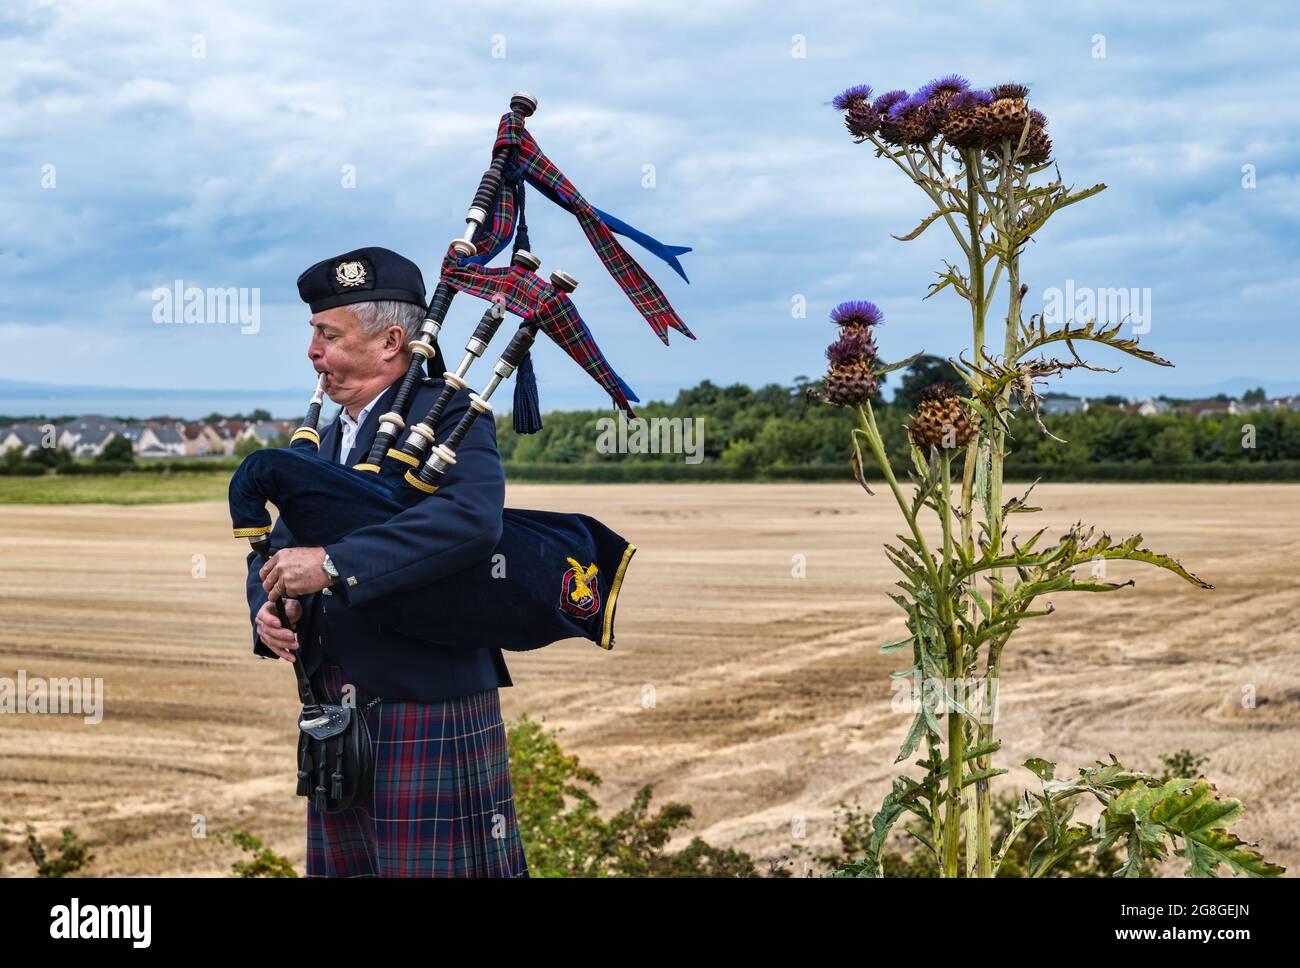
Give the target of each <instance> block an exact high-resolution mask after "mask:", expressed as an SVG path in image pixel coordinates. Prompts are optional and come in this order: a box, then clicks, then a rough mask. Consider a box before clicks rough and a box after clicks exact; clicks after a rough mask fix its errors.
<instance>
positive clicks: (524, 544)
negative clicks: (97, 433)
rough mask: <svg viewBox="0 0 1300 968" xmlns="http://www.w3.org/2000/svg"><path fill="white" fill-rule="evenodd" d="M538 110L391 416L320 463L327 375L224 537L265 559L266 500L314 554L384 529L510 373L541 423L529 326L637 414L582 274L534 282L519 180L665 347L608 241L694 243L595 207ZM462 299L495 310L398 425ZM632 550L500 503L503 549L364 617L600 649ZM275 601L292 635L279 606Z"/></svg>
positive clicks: (604, 534)
mask: <svg viewBox="0 0 1300 968" xmlns="http://www.w3.org/2000/svg"><path fill="white" fill-rule="evenodd" d="M536 107H537V102H536V100H535V99H534V98H533V97H531V96H530V95H528V94H525V93H522V92H521V93H518V94H515V95H514V96H513V97H512V98H511V101H510V110H509V111H508V112H507V113H506V114H505V115H503V116H502V118H501V121H500V124H499V126H498V130H497V137H496V140H495V142H494V144H493V151H492V160H491V164H490V165H489V167H488V169H487V171H485V172H484V174H483V177H482V179H481V180H480V183H479V186H478V190H477V191H476V192H475V195H474V200H473V202H472V203H471V205H470V208H469V211H468V214H467V215H466V217H465V222H466V226H465V230H464V232H463V233H462V234H461V235H460V236H459V237H458V238H456V239H454V240H453V241H452V242H451V243H450V245H449V246H448V249H447V252H446V254H445V256H444V258H443V262H442V267H441V272H440V277H439V280H438V284H437V287H436V288H435V290H434V293H433V295H432V297H431V298H430V300H429V305H428V309H427V311H426V314H425V318H424V320H423V321H422V322H421V324H420V327H419V331H418V334H417V336H416V337H415V338H414V339H413V340H411V342H410V343H409V347H410V350H411V360H410V364H409V367H408V369H407V371H406V373H405V375H404V376H403V378H402V380H401V382H400V384H399V385H398V388H397V392H396V395H395V396H394V398H393V401H392V407H391V409H390V410H389V411H388V412H386V413H384V414H383V415H382V416H381V417H380V418H379V427H378V430H377V431H376V434H375V437H374V441H373V444H372V446H371V448H370V450H369V452H368V454H367V455H366V456H365V458H364V459H363V460H362V461H361V462H360V463H358V464H356V465H355V466H353V467H345V466H343V465H340V464H337V463H335V462H333V461H331V460H329V459H328V458H323V457H322V456H321V455H320V453H319V449H320V433H319V428H318V423H319V419H320V411H321V405H322V402H323V397H324V389H323V387H324V379H323V377H322V379H321V381H320V382H318V384H317V387H316V391H315V393H314V394H313V396H312V399H311V402H310V404H309V405H308V409H307V415H306V417H305V418H304V420H303V424H302V426H301V427H299V428H298V429H297V431H296V432H295V433H294V434H293V436H292V439H291V441H290V443H289V446H288V447H287V448H268V449H265V450H260V451H256V452H254V453H252V454H250V455H249V456H247V457H246V458H245V459H244V461H243V462H242V463H241V464H240V466H239V468H238V470H236V472H235V474H234V476H233V477H232V479H231V481H230V493H229V501H230V515H231V520H232V523H233V525H234V533H235V536H236V537H241V538H247V539H248V540H249V541H250V542H251V544H252V548H253V551H254V552H256V553H257V554H259V555H260V556H262V557H263V558H266V557H268V556H269V553H270V531H271V518H270V514H269V513H268V511H267V508H266V505H267V504H268V503H270V504H273V505H275V507H276V508H277V510H278V511H279V514H280V517H281V519H282V520H283V521H284V522H285V525H286V526H287V527H288V529H289V531H290V532H291V533H292V535H293V539H294V541H295V543H297V544H298V545H300V546H309V547H310V546H322V545H327V544H330V543H332V542H336V541H338V540H340V539H341V538H342V537H344V536H345V535H347V534H350V533H351V532H352V531H354V530H356V529H358V528H362V527H366V526H370V525H374V524H382V523H385V522H388V521H391V520H392V519H393V518H394V517H395V516H396V515H398V514H400V513H401V512H402V511H403V510H405V509H407V508H409V507H411V506H413V505H414V504H415V503H417V502H419V501H423V500H429V499H431V497H432V496H433V495H435V494H436V493H437V491H438V489H439V487H440V485H441V481H442V478H443V476H444V474H445V472H446V471H447V469H448V467H449V466H451V465H452V464H454V463H455V461H456V448H457V447H458V446H459V445H460V443H461V441H462V440H463V439H464V437H465V435H466V433H467V432H468V430H469V428H470V427H471V426H472V425H473V423H474V421H475V420H477V419H479V418H480V417H481V416H487V417H488V418H489V419H492V417H491V414H492V412H493V411H492V405H491V403H490V402H489V400H490V398H491V397H492V395H493V394H494V393H495V392H496V390H497V389H498V388H499V387H500V385H501V384H502V383H503V382H504V381H506V380H507V379H509V378H510V377H511V376H512V375H517V379H516V382H515V393H514V410H513V414H514V427H515V430H516V432H517V433H522V434H528V433H535V432H537V431H538V430H540V429H541V418H540V408H539V406H538V402H537V389H536V380H535V376H534V374H533V369H532V363H531V357H530V350H531V348H532V346H533V342H534V340H535V339H536V337H537V334H538V333H539V332H541V333H545V334H546V335H547V336H549V337H550V338H551V340H552V341H554V342H555V343H556V344H557V345H558V346H560V347H561V349H563V350H564V352H565V353H566V354H567V355H569V356H570V357H571V358H572V359H573V360H574V361H575V362H577V363H578V364H579V365H580V366H582V367H583V369H584V370H586V371H587V373H588V374H589V375H590V376H591V377H592V378H593V379H594V380H595V381H596V382H597V383H598V384H599V385H600V386H601V387H602V388H604V389H605V390H606V392H608V393H609V395H610V397H611V400H612V401H613V403H614V404H615V405H616V406H617V407H618V408H619V409H621V410H623V411H625V412H626V413H627V414H628V415H629V416H634V414H633V413H632V407H631V402H633V401H636V400H637V397H636V395H635V394H634V393H633V391H632V389H631V388H630V387H629V386H628V385H627V384H626V383H625V382H624V381H623V380H622V379H621V378H620V377H619V376H618V374H617V373H615V372H614V370H613V368H612V367H611V366H610V365H609V362H608V361H607V360H606V358H605V356H604V354H603V353H602V352H601V350H600V348H599V347H598V346H597V344H596V341H595V339H594V337H593V336H592V334H591V331H590V330H589V329H588V328H587V326H586V324H585V323H584V322H583V320H582V318H581V316H580V315H579V314H578V311H577V309H576V307H575V306H574V304H573V301H572V300H571V299H570V294H571V293H572V292H573V291H574V289H575V288H576V287H577V285H578V283H577V280H575V279H574V278H573V277H572V276H570V275H568V274H567V273H564V272H561V271H555V272H552V273H551V274H550V278H549V281H548V280H543V279H542V278H541V277H540V276H539V275H538V274H537V270H538V269H539V268H540V265H541V263H540V261H539V260H538V259H537V258H536V257H535V256H534V255H533V254H532V253H531V252H530V251H529V250H528V230H527V223H526V220H525V211H524V188H525V184H529V185H532V186H533V187H534V188H535V189H537V190H538V191H540V192H541V193H542V194H543V195H544V196H545V197H547V198H549V199H550V200H551V201H553V202H555V203H556V204H558V205H560V206H561V207H562V208H565V209H566V210H568V211H570V212H571V213H572V214H573V215H574V216H575V217H576V218H577V219H578V221H579V223H580V225H581V226H582V229H583V231H584V233H585V234H586V235H587V237H588V239H589V240H590V242H591V244H592V246H593V248H594V249H595V251H596V254H597V256H598V257H599V258H600V260H601V262H602V263H603V264H604V265H605V266H606V268H607V269H608V270H609V272H610V274H611V275H612V276H613V277H614V279H615V281H616V282H617V283H618V284H619V286H620V287H621V288H622V289H623V290H624V292H625V293H626V294H627V295H628V298H629V299H630V300H631V301H632V303H633V305H634V306H635V307H636V309H637V310H638V311H639V312H640V313H641V314H642V316H643V317H644V318H645V319H646V320H647V322H648V323H649V324H650V326H651V328H652V329H653V330H654V332H655V333H656V335H658V336H659V338H660V339H661V340H662V341H663V342H664V344H665V345H667V343H668V336H667V330H668V329H669V328H672V329H676V330H677V331H679V332H681V333H683V334H685V335H686V336H688V337H689V338H691V339H694V338H695V337H694V334H692V333H691V332H690V330H689V329H688V328H687V327H686V324H685V323H684V322H683V321H682V320H681V319H680V318H679V317H678V315H677V313H676V312H675V311H674V310H673V308H672V306H671V305H669V303H668V300H667V298H666V297H665V296H664V294H663V292H662V291H661V290H660V289H659V287H658V285H656V284H655V282H654V280H652V279H651V278H650V277H649V276H648V275H647V274H646V273H645V271H644V270H643V269H642V268H641V267H640V266H639V265H638V264H637V263H636V261H635V260H634V259H633V258H632V257H631V256H630V255H629V254H628V253H627V252H626V250H624V249H623V247H622V245H621V244H620V243H619V242H618V240H617V239H616V238H615V237H614V234H615V233H618V234H620V235H624V236H627V237H629V238H632V239H633V240H635V241H637V242H638V243H639V244H641V245H642V246H643V247H645V248H646V249H647V250H648V251H650V252H651V253H652V254H655V255H657V256H659V257H660V258H662V259H664V261H665V262H667V263H668V264H669V265H670V266H672V267H673V269H674V270H675V271H676V272H677V273H678V274H679V275H681V276H682V278H683V279H685V278H686V275H685V273H684V272H683V271H682V268H681V265H680V263H678V261H677V256H678V255H681V254H682V253H685V252H688V251H690V249H689V248H687V247H684V246H666V245H663V244H661V243H659V242H658V241H657V240H655V239H653V238H652V237H650V236H648V235H646V234H644V233H642V232H639V231H637V230H636V229H634V228H632V227H631V226H629V225H627V224H626V223H624V222H622V221H621V220H619V219H617V218H615V217H614V216H612V215H609V214H608V213H605V212H602V211H600V210H599V209H596V208H594V207H593V206H591V205H590V203H588V202H587V201H586V200H585V199H584V198H583V197H582V195H581V194H580V193H579V192H578V190H577V189H576V188H575V187H574V186H573V184H572V183H571V182H569V180H568V179H567V178H565V176H564V175H563V174H562V173H561V172H560V170H559V169H558V168H556V167H555V165H554V164H552V163H551V161H550V160H549V159H548V158H547V157H546V156H545V155H544V154H543V153H542V151H541V150H540V148H539V147H538V146H537V143H536V141H535V140H534V139H533V137H532V135H531V134H530V133H529V132H528V131H526V130H525V128H524V121H525V119H526V118H528V117H530V116H531V115H532V114H533V112H534V111H535V110H536ZM512 240H513V242H514V246H513V250H512V257H511V259H510V263H509V264H508V265H506V266H501V267H495V268H489V267H488V266H487V263H488V262H489V261H491V260H492V259H493V258H494V257H495V256H496V255H497V254H499V253H500V252H501V251H503V250H504V249H505V248H506V246H507V245H509V244H510V243H511V241H512ZM687 281H689V280H687ZM458 292H464V293H468V294H470V295H474V296H477V297H479V298H481V299H485V300H488V301H489V302H490V303H491V305H490V306H489V308H488V309H487V311H486V312H485V313H484V314H483V316H482V318H481V319H480V321H479V323H478V325H477V327H476V328H475V329H474V331H473V333H472V334H471V336H470V338H469V340H468V341H467V343H466V346H465V355H464V358H463V359H462V361H461V363H460V365H459V366H458V367H457V369H456V370H455V371H450V370H448V371H444V372H443V373H442V374H441V376H442V380H443V386H442V389H441V391H440V392H439V394H438V396H437V398H436V400H435V402H434V403H433V405H432V407H431V408H430V410H429V411H428V413H426V414H425V415H424V416H423V417H422V418H421V419H420V420H418V421H417V422H415V423H414V424H412V425H410V426H409V427H408V426H407V420H408V413H407V411H408V410H409V409H410V405H411V400H412V398H413V396H414V394H415V387H416V386H417V384H418V382H419V381H420V378H421V370H422V369H423V368H426V367H427V368H428V369H429V371H430V372H429V375H430V376H434V375H435V374H434V372H433V371H434V369H435V368H436V366H437V365H438V364H440V363H441V361H442V355H441V353H440V351H439V348H438V344H437V342H436V341H437V339H438V336H439V334H440V333H441V330H442V326H443V322H444V320H445V318H446V315H447V311H448V307H449V306H450V305H451V302H452V299H453V297H454V296H455V295H456V293H458ZM507 311H508V312H510V313H513V314H515V315H516V316H518V317H520V318H521V320H522V322H521V324H520V325H519V327H518V329H517V330H516V331H515V332H514V334H513V335H512V336H511V338H510V340H509V342H508V344H507V345H506V347H505V349H504V350H503V351H502V352H501V354H500V356H499V358H498V359H497V361H496V363H495V365H494V366H493V368H492V376H491V378H490V379H489V380H488V381H487V382H486V384H485V385H484V387H483V389H482V390H480V391H478V392H470V393H469V407H468V409H466V410H465V412H464V414H463V416H462V417H461V419H460V420H459V421H458V422H457V425H456V426H455V428H454V429H453V430H452V432H451V433H450V434H449V435H447V436H446V439H445V440H438V439H436V436H437V435H436V428H437V427H438V424H439V421H440V419H441V417H442V414H443V412H444V411H445V409H446V407H447V406H448V404H449V403H450V401H451V400H452V398H453V397H454V395H455V394H456V392H457V391H459V390H467V389H469V384H468V383H467V381H466V375H467V373H468V370H469V369H470V367H471V365H472V364H473V363H474V362H475V361H476V360H477V359H479V358H480V357H482V356H483V354H484V353H485V352H486V351H487V348H488V345H489V344H490V343H491V341H492V339H493V337H494V336H495V335H496V332H497V330H498V329H499V328H500V326H501V323H502V322H503V321H504V319H505V316H506V313H507ZM403 432H405V439H404V440H403V439H401V438H402V434H403ZM466 486H468V485H466ZM635 550H636V549H635V546H633V545H632V544H631V543H629V542H628V541H627V540H626V539H624V538H623V537H621V536H620V535H618V534H616V533H615V532H613V531H612V530H610V529H609V528H607V527H605V526H604V525H603V524H601V523H600V522H599V521H597V520H596V519H595V518H592V517H590V516H588V515H585V514H575V513H559V512H551V511H541V510H533V509H520V508H510V507H507V508H504V509H503V512H502V530H501V537H500V540H499V541H498V543H497V546H496V548H495V549H494V550H493V552H492V554H491V555H490V556H489V557H488V558H487V559H485V560H484V561H483V562H482V563H481V564H480V565H473V566H470V567H467V568H464V569H462V570H460V571H458V572H456V573H454V574H452V575H449V576H446V577H444V578H442V579H440V580H438V581H437V582H434V583H432V584H430V585H429V586H427V587H425V588H422V589H418V590H415V591H412V592H406V593H403V594H400V595H396V594H395V595H389V596H385V597H384V598H381V599H379V600H376V601H374V602H371V603H369V604H367V605H366V606H362V608H364V609H366V610H371V611H373V612H374V613H375V615H376V618H377V619H379V620H381V621H382V622H383V623H384V624H386V625H389V626H391V627H393V628H395V629H396V630H398V631H399V632H403V633H405V634H408V635H413V636H416V637H419V638H422V639H426V640H429V641H431V642H435V643H437V642H442V643H444V644H453V643H463V642H472V643H474V644H475V645H477V646H479V647H482V648H500V649H506V650H510V651H525V650H529V649H535V648H540V647H542V646H545V645H548V644H550V643H552V642H556V641H559V640H561V639H567V638H575V637H576V638H586V639H589V640H590V641H592V642H595V643H596V644H597V645H599V646H601V647H602V648H605V649H610V648H612V647H613V645H614V630H613V623H614V615H615V605H616V602H617V598H618V592H619V588H620V587H621V584H622V581H623V577H624V574H625V572H626V570H627V566H628V563H629V561H630V560H631V558H632V555H633V553H634V552H635ZM499 556H502V557H499ZM497 561H505V562H508V570H507V576H506V577H500V576H497V575H494V574H493V563H494V562H497ZM277 606H278V607H279V609H280V619H281V622H282V623H283V624H285V625H286V627H287V626H288V622H287V620H286V617H285V615H284V611H283V607H282V604H281V602H280V601H279V600H277ZM300 685H301V684H300Z"/></svg>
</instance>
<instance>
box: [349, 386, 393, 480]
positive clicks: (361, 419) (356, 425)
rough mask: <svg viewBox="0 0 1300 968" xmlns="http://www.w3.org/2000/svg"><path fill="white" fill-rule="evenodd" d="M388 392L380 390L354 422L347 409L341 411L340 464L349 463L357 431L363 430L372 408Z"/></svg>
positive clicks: (385, 389)
mask: <svg viewBox="0 0 1300 968" xmlns="http://www.w3.org/2000/svg"><path fill="white" fill-rule="evenodd" d="M386 392H388V390H387V387H385V388H384V389H383V390H380V391H379V393H378V394H376V395H375V399H373V400H371V401H370V402H369V403H368V404H366V405H365V407H363V408H362V410H361V413H359V414H358V415H357V419H356V420H353V419H352V417H351V416H350V415H349V414H348V410H347V407H343V408H341V409H340V410H339V422H340V423H341V424H342V426H341V427H340V430H341V431H342V432H341V434H340V436H339V463H340V464H346V463H347V462H348V458H349V457H350V456H351V454H352V445H353V444H355V443H356V439H357V431H358V430H359V429H360V428H361V425H362V424H363V423H365V422H366V416H367V415H368V414H369V413H370V408H371V407H373V406H374V405H375V404H376V403H378V402H379V398H380V397H382V396H383V395H384V394H385V393H386Z"/></svg>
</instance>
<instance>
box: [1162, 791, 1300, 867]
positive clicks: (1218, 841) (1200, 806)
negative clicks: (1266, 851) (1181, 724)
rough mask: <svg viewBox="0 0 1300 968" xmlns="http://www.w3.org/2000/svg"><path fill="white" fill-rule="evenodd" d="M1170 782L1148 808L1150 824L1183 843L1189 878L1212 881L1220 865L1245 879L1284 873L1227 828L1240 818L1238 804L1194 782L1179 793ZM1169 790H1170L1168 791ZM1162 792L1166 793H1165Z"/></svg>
mask: <svg viewBox="0 0 1300 968" xmlns="http://www.w3.org/2000/svg"><path fill="white" fill-rule="evenodd" d="M1186 782H1187V781H1179V780H1171V781H1170V782H1169V783H1167V784H1165V786H1164V787H1162V788H1161V793H1162V794H1164V795H1163V796H1162V797H1161V798H1160V799H1158V800H1157V801H1156V802H1155V804H1154V805H1153V806H1152V807H1151V812H1150V821H1151V822H1152V823H1154V824H1159V825H1160V826H1162V827H1164V828H1165V829H1166V830H1169V831H1170V832H1172V833H1176V834H1179V835H1181V836H1182V837H1183V838H1184V839H1185V841H1186V847H1185V850H1184V856H1185V857H1186V858H1187V859H1188V861H1189V862H1190V866H1189V867H1188V873H1189V874H1190V875H1191V876H1193V877H1214V876H1215V871H1216V870H1217V869H1218V867H1219V865H1220V864H1226V865H1227V866H1228V867H1229V868H1231V869H1232V870H1234V871H1236V872H1237V873H1238V874H1246V875H1247V876H1249V877H1278V876H1280V875H1281V874H1282V872H1283V871H1284V870H1285V868H1284V867H1279V866H1278V865H1277V864H1273V863H1270V862H1269V861H1266V860H1265V859H1264V858H1263V857H1262V856H1260V855H1259V854H1258V853H1257V852H1256V851H1254V850H1251V849H1250V848H1251V847H1252V846H1254V845H1251V844H1247V843H1245V842H1244V841H1243V840H1242V839H1241V838H1240V837H1238V836H1237V835H1236V834H1234V833H1231V832H1229V831H1228V830H1227V828H1228V827H1229V826H1230V825H1231V824H1233V823H1235V822H1236V821H1237V820H1238V819H1239V818H1240V817H1241V810H1242V807H1241V801H1239V800H1233V799H1231V798H1227V799H1224V798H1221V797H1218V796H1215V790H1214V787H1213V786H1211V785H1210V783H1208V782H1207V781H1206V780H1197V781H1196V782H1195V783H1193V784H1192V785H1191V786H1189V787H1186V788H1185V789H1180V788H1178V787H1177V786H1175V784H1181V783H1186ZM1171 787H1172V789H1170V788H1171ZM1166 791H1168V792H1167V793H1166Z"/></svg>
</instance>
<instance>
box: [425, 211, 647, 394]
mask: <svg viewBox="0 0 1300 968" xmlns="http://www.w3.org/2000/svg"><path fill="white" fill-rule="evenodd" d="M502 194H504V192H503V193H502ZM460 262H461V260H458V259H457V258H456V257H455V250H452V249H449V250H448V256H447V259H446V260H445V261H444V262H443V268H442V278H443V279H445V280H446V281H447V283H448V285H450V286H452V287H454V288H456V289H458V290H460V291H462V292H468V293H471V294H473V295H475V296H478V297H479V298H480V299H486V300H489V301H496V300H500V301H501V302H502V303H504V305H505V307H506V309H508V310H510V311H511V312H512V313H514V314H515V315H517V316H520V317H522V318H523V319H524V320H525V322H530V323H535V324H536V325H537V327H538V328H539V329H540V330H541V331H542V332H544V333H545V334H546V335H547V336H549V337H550V338H551V339H552V340H554V341H555V342H556V343H557V344H558V345H559V347H560V348H561V349H562V350H564V352H565V353H567V354H568V355H569V357H570V358H571V359H572V360H573V361H574V362H575V363H577V364H578V365H579V366H581V367H582V368H583V369H584V370H586V371H587V373H588V374H589V375H590V376H591V377H592V379H594V380H595V381H596V382H597V383H599V384H600V385H601V386H602V387H604V389H605V391H606V392H607V393H608V394H609V395H610V396H611V397H612V398H613V400H614V402H615V404H617V405H618V407H619V408H620V409H622V410H624V411H626V412H627V415H628V416H629V417H635V416H636V414H635V413H633V412H632V404H631V403H630V402H629V401H631V400H636V399H637V396H636V394H635V393H633V392H632V388H631V387H630V386H628V385H627V384H626V383H624V382H623V379H622V377H620V376H619V375H618V374H617V373H615V372H614V368H613V367H612V366H610V365H609V361H608V360H607V359H605V354H604V353H602V352H601V350H600V347H599V346H597V345H596V339H595V337H594V336H592V335H591V330H590V329H588V328H587V324H586V323H585V322H583V320H582V317H581V316H580V315H579V314H578V308H577V307H576V306H575V305H574V304H573V300H572V299H570V298H569V297H568V295H567V294H566V293H563V292H560V291H558V290H557V289H555V287H554V286H552V285H550V283H547V282H544V281H543V280H542V279H541V278H539V277H538V275H537V274H536V273H535V272H529V271H528V270H526V269H522V268H520V267H519V266H513V265H512V266H501V267H499V268H491V269H489V268H486V267H484V266H481V265H475V264H473V263H471V262H468V260H466V262H465V264H458V263H460Z"/></svg>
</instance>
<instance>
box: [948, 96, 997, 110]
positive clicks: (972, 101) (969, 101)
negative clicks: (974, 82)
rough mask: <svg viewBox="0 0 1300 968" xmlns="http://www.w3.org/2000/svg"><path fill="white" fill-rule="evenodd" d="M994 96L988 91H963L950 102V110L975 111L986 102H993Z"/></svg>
mask: <svg viewBox="0 0 1300 968" xmlns="http://www.w3.org/2000/svg"><path fill="white" fill-rule="evenodd" d="M992 103H993V98H991V97H989V95H988V92H987V91H962V92H961V93H960V94H958V95H957V96H956V97H954V98H953V99H952V100H951V101H949V102H948V110H949V111H974V110H975V109H976V108H978V107H980V106H981V105H985V104H992Z"/></svg>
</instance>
